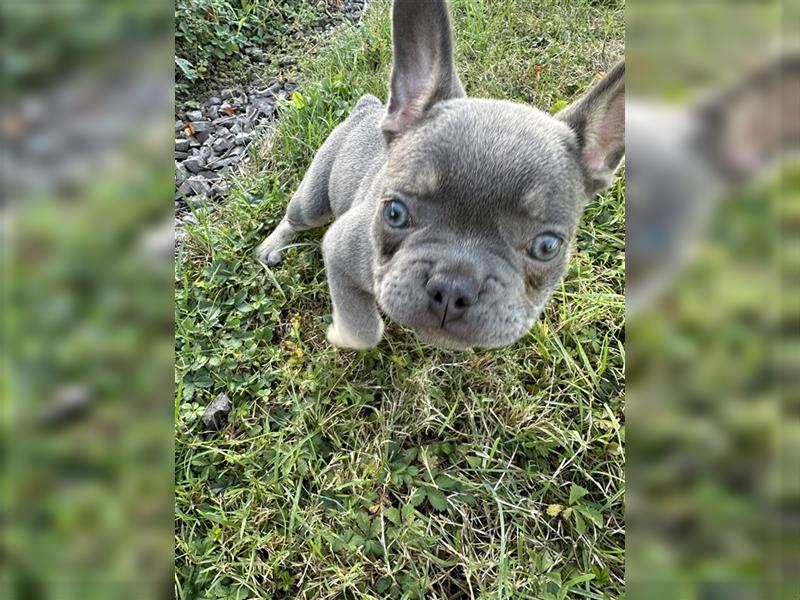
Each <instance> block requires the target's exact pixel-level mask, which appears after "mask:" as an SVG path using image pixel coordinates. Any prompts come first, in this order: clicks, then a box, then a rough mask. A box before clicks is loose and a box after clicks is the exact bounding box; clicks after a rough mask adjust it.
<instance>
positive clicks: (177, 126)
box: [175, 121, 186, 133]
mask: <svg viewBox="0 0 800 600" xmlns="http://www.w3.org/2000/svg"><path fill="white" fill-rule="evenodd" d="M184 127H186V124H185V123H184V122H183V121H175V133H178V132H179V131H180V130H181V129H183V128H184Z"/></svg>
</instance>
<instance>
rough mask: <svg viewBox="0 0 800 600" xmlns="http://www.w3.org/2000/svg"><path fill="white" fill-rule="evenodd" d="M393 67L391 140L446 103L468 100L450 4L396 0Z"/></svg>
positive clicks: (387, 126) (387, 131) (387, 122)
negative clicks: (460, 73)
mask: <svg viewBox="0 0 800 600" xmlns="http://www.w3.org/2000/svg"><path fill="white" fill-rule="evenodd" d="M392 40H393V45H394V63H393V65H392V82H391V89H390V97H389V110H388V112H387V114H386V117H385V118H384V120H383V125H382V127H383V132H384V135H385V136H386V139H387V141H391V140H392V139H394V137H396V136H397V135H399V134H401V133H403V132H404V131H405V130H407V129H408V128H409V127H411V126H412V125H414V124H415V123H416V122H417V121H419V119H420V118H422V117H423V116H424V115H425V113H426V112H427V111H428V110H430V108H431V107H432V106H433V105H434V104H436V103H437V102H439V101H441V100H446V99H448V98H460V97H464V96H465V95H466V94H465V93H464V88H463V87H462V86H461V82H460V81H459V79H458V74H457V73H456V70H455V66H454V65H453V38H452V34H451V32H450V18H449V16H448V14H447V3H446V2H445V0H394V5H393V8H392Z"/></svg>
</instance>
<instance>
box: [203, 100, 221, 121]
mask: <svg viewBox="0 0 800 600" xmlns="http://www.w3.org/2000/svg"><path fill="white" fill-rule="evenodd" d="M218 116H219V104H212V105H210V106H208V107H207V108H206V118H208V119H216V118H217V117H218Z"/></svg>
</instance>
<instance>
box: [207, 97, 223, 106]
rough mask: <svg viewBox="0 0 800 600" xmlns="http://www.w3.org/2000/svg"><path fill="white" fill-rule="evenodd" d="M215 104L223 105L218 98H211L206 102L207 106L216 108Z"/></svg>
mask: <svg viewBox="0 0 800 600" xmlns="http://www.w3.org/2000/svg"><path fill="white" fill-rule="evenodd" d="M215 104H222V99H220V98H218V97H217V96H211V98H209V99H208V100H206V105H207V106H214V105H215Z"/></svg>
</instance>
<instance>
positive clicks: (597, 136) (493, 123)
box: [373, 0, 624, 348]
mask: <svg viewBox="0 0 800 600" xmlns="http://www.w3.org/2000/svg"><path fill="white" fill-rule="evenodd" d="M393 36H394V67H393V72H392V81H391V98H390V102H389V108H388V111H387V114H386V117H385V119H384V122H383V131H384V136H385V138H386V143H387V145H388V160H387V164H386V168H385V171H384V176H383V179H382V185H381V201H380V202H379V206H378V211H377V214H376V215H375V222H374V227H373V235H374V239H375V245H376V248H377V258H376V260H377V268H376V289H377V291H378V303H379V304H380V306H381V308H382V309H383V310H384V312H386V313H387V315H388V316H389V317H390V318H392V319H393V320H395V321H398V322H400V323H402V324H404V325H407V326H409V327H411V328H412V329H414V330H415V331H416V332H417V334H418V335H419V336H420V337H421V338H422V339H423V340H424V341H427V342H431V343H435V344H438V345H441V346H445V347H451V348H466V347H472V346H480V347H496V346H502V345H505V344H509V343H511V342H513V341H515V340H516V339H518V338H519V337H521V336H522V335H523V334H525V333H526V332H527V331H528V329H529V328H530V327H531V325H532V324H533V321H534V320H535V319H536V318H537V316H538V315H539V313H540V312H541V310H542V308H543V307H544V305H545V303H546V301H547V299H548V297H549V296H550V294H551V292H552V290H553V288H554V287H555V286H556V285H557V284H558V283H559V281H560V280H561V278H562V276H563V274H564V272H565V270H566V267H567V261H568V258H569V250H570V246H571V244H572V242H573V240H574V237H575V232H576V228H577V225H578V221H579V219H580V215H581V211H582V209H583V206H584V204H585V202H586V199H587V197H589V196H590V195H592V194H594V193H595V192H596V191H598V190H599V189H601V188H603V187H605V186H607V185H608V184H609V183H610V181H611V179H612V176H613V173H614V171H615V170H616V168H617V166H618V164H619V162H620V160H621V158H622V154H623V149H624V81H623V76H624V66H623V65H622V64H620V65H618V66H617V67H615V68H614V69H613V70H612V71H611V72H610V73H609V74H608V75H607V76H606V77H605V78H604V79H603V80H602V81H601V82H600V83H598V84H597V85H596V86H595V88H594V89H592V90H591V91H590V92H589V93H588V94H587V95H586V96H584V97H583V98H582V99H580V100H579V101H577V102H576V103H575V104H573V105H572V106H570V107H568V108H567V109H565V111H564V112H563V113H560V114H559V115H558V117H556V118H554V117H551V116H549V115H547V114H545V113H543V112H540V111H538V110H535V109H533V108H530V107H527V106H524V105H520V104H514V103H510V102H502V101H496V100H479V99H467V98H466V97H465V94H464V91H463V88H462V86H461V83H460V82H459V79H458V76H457V74H456V72H455V69H454V67H453V53H452V40H451V34H450V26H449V21H448V15H447V8H446V4H445V2H444V0H429V1H426V2H415V1H414V0H395V3H394V8H393Z"/></svg>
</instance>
